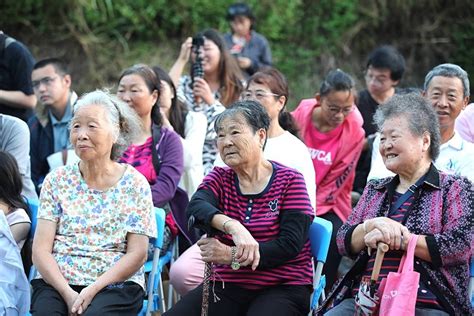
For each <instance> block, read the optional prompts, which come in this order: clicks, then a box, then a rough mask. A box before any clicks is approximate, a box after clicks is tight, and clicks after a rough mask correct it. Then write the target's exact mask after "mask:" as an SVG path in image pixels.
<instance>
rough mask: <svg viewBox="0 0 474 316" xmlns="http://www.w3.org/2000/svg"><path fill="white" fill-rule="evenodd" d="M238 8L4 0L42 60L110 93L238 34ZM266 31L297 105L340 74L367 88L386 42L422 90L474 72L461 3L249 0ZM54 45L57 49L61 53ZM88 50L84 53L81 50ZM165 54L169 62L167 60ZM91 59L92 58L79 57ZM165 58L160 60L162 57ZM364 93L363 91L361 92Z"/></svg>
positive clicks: (160, 0)
mask: <svg viewBox="0 0 474 316" xmlns="http://www.w3.org/2000/svg"><path fill="white" fill-rule="evenodd" d="M233 2H234V1H232V0H194V1H189V0H174V1H169V0H153V1H149V0H134V1H129V0H69V1H61V0H22V1H18V0H4V1H3V2H2V3H3V4H2V5H1V8H0V10H1V12H2V16H3V19H2V27H3V28H4V30H5V31H6V32H8V33H10V34H12V35H16V36H17V37H18V38H19V39H22V40H23V41H24V42H25V43H27V44H28V45H29V46H30V47H31V48H32V50H33V51H34V52H37V53H38V54H39V55H40V56H42V57H45V56H44V54H45V53H46V52H47V53H48V54H56V55H57V54H58V53H61V54H63V55H70V56H74V58H77V59H81V60H80V62H81V63H82V65H81V67H79V68H78V70H77V71H78V73H79V74H80V75H79V76H76V78H78V80H79V85H80V86H81V87H84V89H92V88H95V86H97V85H105V84H108V83H109V82H110V80H111V79H112V80H113V78H115V77H116V76H117V72H119V71H120V70H118V69H121V68H122V67H125V66H128V65H130V64H131V63H135V62H138V61H141V62H155V63H156V61H157V60H159V61H160V64H161V65H163V66H165V67H169V66H171V63H172V61H173V59H174V58H175V57H176V56H177V54H178V52H179V47H180V42H181V41H182V40H183V39H184V38H185V37H187V36H190V35H192V34H194V33H196V32H197V31H199V30H202V29H204V28H207V27H214V28H217V29H218V30H220V31H221V32H227V31H228V30H229V25H228V22H227V21H226V19H225V15H226V9H227V7H228V5H230V4H231V3H233ZM248 3H249V4H250V6H251V7H252V8H253V11H254V13H255V15H256V17H257V19H256V22H257V31H258V32H260V33H262V34H264V35H265V36H266V37H267V38H268V39H269V41H270V43H271V48H272V52H273V56H274V63H275V65H276V66H277V67H278V68H279V69H280V70H281V71H282V72H283V73H285V74H286V75H287V77H288V79H289V83H290V88H291V92H292V95H293V97H292V98H291V99H290V107H291V104H292V103H293V104H294V103H295V102H296V101H297V100H298V99H300V98H302V97H311V96H312V95H313V94H314V92H315V91H316V90H317V88H318V85H319V84H318V83H319V81H320V78H321V77H323V76H324V75H325V74H326V73H327V72H328V71H329V70H330V69H332V68H335V67H339V68H342V69H344V70H345V71H348V72H349V73H352V74H353V75H354V77H355V79H356V81H357V82H362V70H363V68H364V60H365V58H366V55H367V54H368V53H369V51H370V50H372V49H373V48H374V47H376V46H378V45H380V44H393V45H395V46H397V47H398V48H399V49H400V51H401V52H402V53H403V54H404V56H405V57H406V59H407V66H408V67H407V68H408V69H407V72H406V75H405V78H404V79H403V81H402V85H410V86H420V85H421V82H422V78H423V76H424V74H425V73H426V72H427V71H429V69H431V68H432V67H433V66H435V65H436V64H438V63H441V62H446V61H451V62H458V63H459V64H460V65H461V66H462V67H463V68H465V69H466V70H468V71H471V72H472V71H474V62H473V60H472V58H471V55H472V54H471V51H470V46H469V45H468V43H470V41H471V40H472V39H473V34H474V27H473V24H472V21H473V19H474V2H471V1H468V0H457V1H452V2H450V4H449V6H447V5H446V2H445V1H443V0H435V1H415V0H406V1H386V0H375V1H372V0H357V1H353V0H338V1H334V0H316V1H315V0H249V1H248ZM51 46H52V47H51ZM75 49H79V51H74V52H73V51H71V50H75ZM160 54H162V55H160ZM77 56H82V58H80V57H77ZM157 56H158V57H157ZM359 87H362V85H360V84H359Z"/></svg>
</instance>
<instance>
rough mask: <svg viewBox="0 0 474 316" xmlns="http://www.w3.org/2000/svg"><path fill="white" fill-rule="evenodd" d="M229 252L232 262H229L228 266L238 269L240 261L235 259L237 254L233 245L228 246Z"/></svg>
mask: <svg viewBox="0 0 474 316" xmlns="http://www.w3.org/2000/svg"><path fill="white" fill-rule="evenodd" d="M230 253H231V256H232V262H231V263H230V267H231V268H232V270H239V269H240V262H238V261H237V260H236V259H235V256H236V255H237V247H235V246H233V247H230Z"/></svg>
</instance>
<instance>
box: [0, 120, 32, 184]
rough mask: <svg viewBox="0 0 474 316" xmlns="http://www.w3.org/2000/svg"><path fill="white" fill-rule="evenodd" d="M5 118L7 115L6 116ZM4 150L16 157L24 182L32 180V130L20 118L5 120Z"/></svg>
mask: <svg viewBox="0 0 474 316" xmlns="http://www.w3.org/2000/svg"><path fill="white" fill-rule="evenodd" d="M4 119H5V117H4ZM2 137H3V138H4V139H5V140H4V143H5V148H4V151H6V152H8V153H10V154H11V155H12V156H13V157H15V159H16V162H17V163H18V169H19V171H20V174H21V178H22V181H23V183H26V182H27V181H31V180H30V178H31V174H30V130H29V129H28V125H27V124H26V123H25V122H23V121H22V120H20V119H17V118H11V119H9V120H8V121H7V120H5V127H4V134H3V135H2Z"/></svg>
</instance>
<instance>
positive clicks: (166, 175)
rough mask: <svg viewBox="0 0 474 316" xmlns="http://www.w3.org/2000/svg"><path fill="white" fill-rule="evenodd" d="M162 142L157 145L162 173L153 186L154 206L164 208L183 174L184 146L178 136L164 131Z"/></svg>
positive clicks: (158, 175)
mask: <svg viewBox="0 0 474 316" xmlns="http://www.w3.org/2000/svg"><path fill="white" fill-rule="evenodd" d="M161 137H162V141H161V143H160V144H158V145H157V147H158V154H159V155H160V157H161V163H160V173H159V174H157V175H156V181H155V183H154V184H153V185H151V192H152V196H153V205H155V206H158V207H163V206H164V205H165V204H166V203H168V202H169V200H171V199H172V198H173V196H174V194H175V192H176V188H177V186H178V183H179V180H180V179H181V175H182V174H183V170H184V167H183V146H182V145H181V141H180V139H179V136H178V134H176V133H175V132H173V131H170V130H164V129H162V134H161Z"/></svg>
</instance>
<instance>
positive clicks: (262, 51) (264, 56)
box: [248, 34, 272, 73]
mask: <svg viewBox="0 0 474 316" xmlns="http://www.w3.org/2000/svg"><path fill="white" fill-rule="evenodd" d="M256 41H258V44H257V46H258V47H259V51H258V55H257V56H255V55H253V56H248V58H249V59H250V60H251V63H250V65H249V67H248V71H249V72H250V73H255V72H257V71H258V70H259V69H260V68H262V67H265V66H268V67H270V66H271V65H272V52H271V50H270V45H269V44H268V41H267V39H266V38H265V37H263V35H260V34H258V37H257V38H256Z"/></svg>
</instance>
